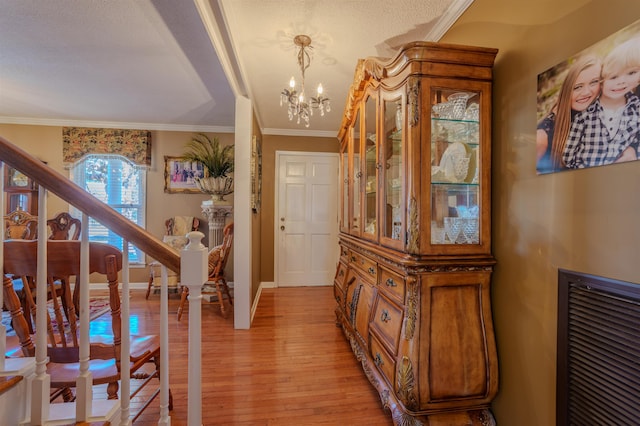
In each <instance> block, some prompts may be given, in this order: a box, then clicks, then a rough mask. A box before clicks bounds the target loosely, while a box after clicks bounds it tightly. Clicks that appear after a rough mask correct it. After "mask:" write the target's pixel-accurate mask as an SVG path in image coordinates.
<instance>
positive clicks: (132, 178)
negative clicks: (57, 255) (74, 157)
mask: <svg viewBox="0 0 640 426" xmlns="http://www.w3.org/2000/svg"><path fill="white" fill-rule="evenodd" d="M71 179H72V180H73V181H74V182H75V183H77V184H78V185H79V186H80V187H82V188H84V189H85V190H86V191H87V192H89V193H90V194H91V195H93V196H94V197H96V198H97V199H99V200H100V201H102V202H104V203H105V204H108V205H109V206H110V207H112V208H113V209H114V210H116V211H117V212H118V213H120V214H122V215H123V216H124V217H126V218H127V219H129V220H131V221H132V222H134V223H136V224H137V225H139V226H141V227H143V228H144V225H145V221H144V218H145V210H144V207H145V204H146V203H145V189H146V170H145V169H144V168H142V167H136V166H135V165H134V164H133V163H131V162H130V161H128V160H127V159H126V158H125V157H122V156H119V155H89V156H86V157H84V158H83V159H82V160H80V161H78V162H77V163H75V164H74V166H73V167H72V168H71ZM72 215H74V216H77V217H80V215H81V212H80V211H78V210H76V209H74V208H72ZM89 240H90V241H98V242H103V243H107V244H111V245H113V246H115V247H118V248H119V249H120V250H122V249H123V239H122V237H121V236H119V235H117V234H116V233H114V232H112V231H111V230H110V229H109V228H107V227H106V226H104V225H102V224H101V223H99V222H98V221H96V220H95V219H94V218H90V219H89ZM129 262H130V263H132V264H136V263H138V264H141V263H144V255H143V253H142V252H141V251H140V250H139V249H138V248H137V247H134V246H133V245H131V244H130V245H129Z"/></svg>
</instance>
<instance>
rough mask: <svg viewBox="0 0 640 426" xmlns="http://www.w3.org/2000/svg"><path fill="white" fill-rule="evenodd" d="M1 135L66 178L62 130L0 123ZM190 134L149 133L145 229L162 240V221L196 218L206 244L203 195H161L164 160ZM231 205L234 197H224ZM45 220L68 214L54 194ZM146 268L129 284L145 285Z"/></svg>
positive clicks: (229, 138) (228, 138)
mask: <svg viewBox="0 0 640 426" xmlns="http://www.w3.org/2000/svg"><path fill="white" fill-rule="evenodd" d="M0 135H1V136H3V137H4V138H5V139H7V140H9V141H10V142H12V143H15V144H16V145H18V146H20V147H21V148H23V149H25V150H26V151H28V152H30V153H32V154H33V153H36V156H37V157H38V158H39V159H41V160H43V161H46V162H47V163H48V164H49V165H50V166H51V167H53V168H55V169H56V170H58V171H59V172H61V173H63V174H65V175H68V172H67V171H66V170H65V169H64V168H63V164H62V127H56V126H29V125H17V124H0ZM191 136H192V133H191V132H168V131H152V132H151V141H152V144H151V146H152V152H151V159H152V160H151V161H152V163H151V169H150V170H149V171H148V173H147V215H146V229H147V231H149V232H150V233H151V234H153V235H156V236H158V238H162V236H163V235H164V233H165V227H164V222H165V220H166V219H167V218H169V217H171V216H177V215H184V216H195V217H198V218H199V219H200V222H201V225H200V231H202V232H203V233H204V234H205V241H204V243H205V244H207V243H208V241H207V239H208V237H207V236H208V225H207V221H206V219H205V218H204V217H203V215H202V209H201V208H200V204H201V203H202V201H204V200H206V199H208V195H206V194H200V193H198V194H167V193H165V192H164V157H165V156H171V157H178V156H180V154H181V153H182V151H183V148H184V145H185V143H186V142H188V141H189V139H190V138H191ZM209 136H211V137H213V136H218V137H219V138H220V142H221V143H222V144H224V145H227V144H232V143H233V134H224V133H223V134H216V135H214V134H209ZM226 198H227V199H228V200H229V201H230V202H231V203H233V197H232V196H227V197H226ZM47 207H48V209H47V211H48V212H49V214H48V215H47V217H53V216H54V215H55V214H56V213H58V212H60V211H68V206H67V203H65V202H63V201H62V200H60V199H59V198H58V197H56V196H55V195H53V194H50V195H49V198H48V200H47ZM231 265H233V260H232V259H230V260H229V263H228V265H227V277H228V279H229V280H233V271H232V268H231ZM148 276H149V273H148V269H147V268H132V270H131V282H134V283H135V282H146V281H147V280H148Z"/></svg>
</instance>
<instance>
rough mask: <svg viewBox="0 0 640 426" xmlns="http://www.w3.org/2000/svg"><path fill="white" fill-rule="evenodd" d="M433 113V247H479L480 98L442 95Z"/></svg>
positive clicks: (438, 92)
mask: <svg viewBox="0 0 640 426" xmlns="http://www.w3.org/2000/svg"><path fill="white" fill-rule="evenodd" d="M433 95H434V96H433V102H432V107H431V184H432V191H431V194H432V200H431V201H432V206H433V208H432V213H431V243H432V244H479V242H480V236H479V227H478V223H479V221H480V219H481V218H480V211H479V208H478V200H479V198H480V194H479V190H480V189H479V185H478V183H479V176H480V175H481V174H482V173H481V170H480V167H481V163H480V155H479V154H480V147H481V140H480V127H479V120H480V116H479V112H480V107H479V101H480V96H479V92H472V91H467V92H461V91H459V90H449V89H438V90H436V91H435V92H434V93H433Z"/></svg>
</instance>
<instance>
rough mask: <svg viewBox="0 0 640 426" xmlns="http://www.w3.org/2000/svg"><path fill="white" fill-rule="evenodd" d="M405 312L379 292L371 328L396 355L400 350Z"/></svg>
mask: <svg viewBox="0 0 640 426" xmlns="http://www.w3.org/2000/svg"><path fill="white" fill-rule="evenodd" d="M403 312H404V311H403V310H402V308H400V307H399V306H398V305H396V304H395V303H393V302H392V301H391V300H390V299H388V298H387V297H385V296H384V295H383V294H381V293H379V294H378V300H377V303H376V307H375V311H374V313H373V318H372V323H371V328H372V329H373V330H374V331H375V332H376V334H377V335H378V337H379V338H380V340H381V341H382V343H383V344H384V345H385V346H386V347H387V349H388V350H389V352H391V353H392V354H394V355H395V354H396V353H397V351H398V341H399V340H400V330H401V328H402V314H403Z"/></svg>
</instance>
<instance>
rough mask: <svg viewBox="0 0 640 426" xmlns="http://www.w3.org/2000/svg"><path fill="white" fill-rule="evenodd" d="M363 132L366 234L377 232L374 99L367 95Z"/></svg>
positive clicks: (376, 164)
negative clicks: (364, 137) (364, 138)
mask: <svg viewBox="0 0 640 426" xmlns="http://www.w3.org/2000/svg"><path fill="white" fill-rule="evenodd" d="M364 114H365V115H364V119H365V133H366V140H365V142H364V144H365V145H364V163H365V170H364V172H365V191H364V193H365V199H364V218H365V226H364V231H365V232H366V233H367V234H372V235H375V234H377V232H376V231H377V228H376V207H377V205H378V203H377V189H378V185H377V180H376V177H377V176H376V175H377V173H376V172H377V170H378V167H377V166H378V160H377V153H376V100H375V98H373V97H368V98H367V100H366V103H365V113H364Z"/></svg>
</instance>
